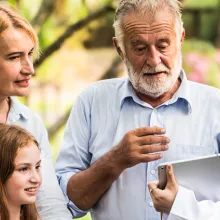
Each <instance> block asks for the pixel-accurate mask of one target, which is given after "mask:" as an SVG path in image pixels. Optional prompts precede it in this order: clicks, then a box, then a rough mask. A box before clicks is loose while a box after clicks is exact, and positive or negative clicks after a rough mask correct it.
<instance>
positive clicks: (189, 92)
mask: <svg viewBox="0 0 220 220" xmlns="http://www.w3.org/2000/svg"><path fill="white" fill-rule="evenodd" d="M181 80H182V83H181V85H180V87H179V89H178V91H177V92H176V93H175V94H174V95H173V97H172V98H171V99H170V100H168V101H166V102H165V103H163V104H161V105H160V106H158V107H156V108H153V107H152V106H150V105H149V104H148V103H145V102H144V101H142V100H140V99H139V98H138V97H137V95H136V93H135V92H134V90H133V88H132V86H131V84H130V82H129V80H128V79H127V78H119V79H110V80H104V81H99V82H96V83H94V84H92V85H91V86H89V87H88V88H87V89H86V90H84V91H83V92H82V93H81V94H80V95H79V97H78V99H77V101H76V103H75V104H74V106H73V109H72V112H71V114H70V117H69V119H68V122H67V126H66V129H65V134H64V140H63V144H62V148H61V151H60V154H59V156H58V159H57V161H56V172H57V177H58V181H59V183H60V186H61V188H62V190H63V192H64V193H65V195H66V188H67V183H68V181H69V179H70V177H71V176H72V175H74V174H76V173H78V172H80V171H82V170H85V169H87V168H88V167H89V166H90V165H91V164H92V163H94V162H95V161H96V160H97V159H98V158H100V157H101V156H103V155H104V154H106V153H107V152H108V151H110V150H111V149H112V148H113V147H114V146H115V145H116V144H118V143H119V141H120V140H121V139H122V138H123V136H124V135H125V133H126V132H128V131H130V130H133V129H135V128H139V127H144V126H159V127H162V128H165V129H166V136H168V137H169V138H170V139H171V142H170V143H169V150H168V151H167V152H164V153H163V158H162V159H161V160H158V161H155V162H150V163H141V164H138V165H136V166H134V167H132V168H128V169H126V170H124V171H123V172H122V174H121V175H120V176H119V178H118V179H117V180H116V181H115V182H113V184H112V185H111V187H110V188H109V189H108V191H107V192H106V193H105V194H104V195H103V196H102V197H101V199H100V200H99V201H98V202H97V204H96V205H95V206H94V207H93V208H92V209H91V210H90V211H91V216H92V219H94V220H160V214H159V213H157V212H156V211H155V209H154V207H153V203H152V200H151V197H150V195H149V192H148V189H147V183H148V182H150V181H155V180H157V179H158V173H157V166H158V164H159V163H161V162H166V161H171V160H177V159H184V158H192V157H196V156H203V155H208V154H213V153H216V152H217V151H218V146H217V141H216V137H217V135H218V134H219V133H220V91H219V90H218V89H215V88H212V87H209V86H206V85H202V84H198V83H195V82H191V81H188V80H187V79H186V76H185V74H184V72H183V71H182V72H181ZM66 199H67V201H68V204H69V206H70V207H71V210H72V213H73V216H74V217H79V216H82V215H84V214H85V212H84V211H82V210H80V209H78V208H77V207H76V206H75V205H74V204H73V203H72V202H71V201H70V200H69V199H68V197H67V195H66ZM82 199H83V198H82Z"/></svg>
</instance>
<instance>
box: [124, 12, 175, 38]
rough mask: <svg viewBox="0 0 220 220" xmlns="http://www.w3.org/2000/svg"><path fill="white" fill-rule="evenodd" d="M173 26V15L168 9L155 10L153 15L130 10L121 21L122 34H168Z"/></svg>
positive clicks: (172, 30)
mask: <svg viewBox="0 0 220 220" xmlns="http://www.w3.org/2000/svg"><path fill="white" fill-rule="evenodd" d="M174 27H175V24H174V16H173V15H172V14H171V13H170V12H168V11H165V12H157V13H156V14H155V15H154V16H149V15H148V14H141V13H137V12H131V13H129V14H128V15H126V16H125V17H124V18H123V21H122V28H123V31H124V34H125V35H130V36H136V35H141V34H149V35H154V34H160V33H163V34H164V35H169V34H170V33H173V32H174Z"/></svg>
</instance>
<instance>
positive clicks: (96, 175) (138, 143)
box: [67, 127, 168, 210]
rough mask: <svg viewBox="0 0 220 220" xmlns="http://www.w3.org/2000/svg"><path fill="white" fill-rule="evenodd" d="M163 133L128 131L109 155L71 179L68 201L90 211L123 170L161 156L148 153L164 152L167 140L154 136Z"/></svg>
mask: <svg viewBox="0 0 220 220" xmlns="http://www.w3.org/2000/svg"><path fill="white" fill-rule="evenodd" d="M163 132H164V131H163V130H162V129H161V128H158V127H152V128H150V127H149V128H138V129H136V130H133V131H130V132H128V133H127V134H126V135H125V136H124V138H123V139H122V141H121V142H120V143H119V144H118V145H117V146H115V147H114V148H113V149H112V150H111V151H110V152H108V153H107V154H106V155H104V156H103V157H101V158H100V159H99V160H97V161H96V162H95V163H94V164H93V165H92V166H91V167H89V168H88V169H86V170H84V171H81V172H80V173H77V174H75V175H73V176H72V177H71V178H70V180H69V182H68V185H67V195H68V196H69V198H70V199H71V200H72V202H74V203H75V204H76V205H77V206H78V207H79V208H80V209H82V210H88V209H90V208H91V207H92V206H93V205H94V204H95V203H96V202H97V201H98V199H99V198H100V197H101V196H102V195H103V193H104V192H105V191H106V190H107V189H108V188H109V187H110V186H111V184H112V183H113V182H114V181H115V180H116V179H117V178H118V177H119V175H120V174H121V173H122V172H123V170H125V169H126V168H129V167H133V166H135V165H137V164H139V163H144V162H149V161H153V160H157V159H160V158H161V157H162V155H161V154H160V153H155V154H149V153H153V152H159V151H164V150H166V149H167V148H166V146H165V145H163V144H166V143H168V138H166V137H164V136H156V135H155V134H158V135H159V134H162V133H163ZM158 143H160V144H159V145H158ZM82 198H83V199H82Z"/></svg>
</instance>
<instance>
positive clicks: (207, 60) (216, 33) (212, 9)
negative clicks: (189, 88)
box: [0, 0, 220, 220]
mask: <svg viewBox="0 0 220 220" xmlns="http://www.w3.org/2000/svg"><path fill="white" fill-rule="evenodd" d="M0 1H1V0H0ZM8 2H10V3H11V4H12V5H14V6H16V7H17V8H18V9H19V10H20V11H21V12H22V14H23V15H24V16H25V17H26V18H27V19H28V20H29V21H30V22H31V24H32V25H33V27H34V28H35V30H36V31H37V33H38V36H39V40H40V48H41V53H42V55H41V57H40V59H39V60H37V61H35V70H36V75H35V77H34V79H33V81H32V88H31V92H30V95H29V96H28V97H27V98H25V99H22V102H24V103H25V104H26V105H28V106H29V107H30V108H32V109H33V110H35V111H36V112H38V113H39V114H40V115H41V117H42V118H43V120H44V122H45V124H46V127H47V129H48V133H49V138H50V142H51V147H52V152H53V159H54V160H55V159H56V157H57V153H58V152H59V149H60V146H61V142H62V138H63V130H64V126H65V123H66V121H67V119H68V115H69V113H70V109H71V107H72V105H73V103H74V100H75V99H76V97H77V95H78V94H79V93H80V92H81V91H82V90H83V89H84V88H86V87H87V86H88V85H89V84H91V83H92V82H94V81H97V80H100V79H106V78H112V77H120V76H123V75H124V68H123V65H122V63H121V61H120V59H119V57H118V56H117V54H116V52H115V50H114V48H113V46H112V37H113V36H114V31H113V28H112V24H113V19H114V11H115V8H116V5H117V3H118V0H8ZM182 3H183V21H184V27H185V29H186V39H185V42H184V44H183V67H184V69H185V71H186V73H187V75H188V78H189V79H191V80H194V81H197V82H200V83H204V84H209V85H211V86H215V87H220V0H209V1H207V0H183V1H182ZM82 219H83V220H90V219H91V218H90V216H89V214H88V215H87V216H85V217H84V218H82ZM82 219H81V220H82Z"/></svg>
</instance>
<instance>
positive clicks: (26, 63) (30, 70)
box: [21, 58, 34, 75]
mask: <svg viewBox="0 0 220 220" xmlns="http://www.w3.org/2000/svg"><path fill="white" fill-rule="evenodd" d="M21 73H22V74H26V75H33V74H34V65H33V61H32V59H30V58H26V59H24V60H23V61H22V69H21Z"/></svg>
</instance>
